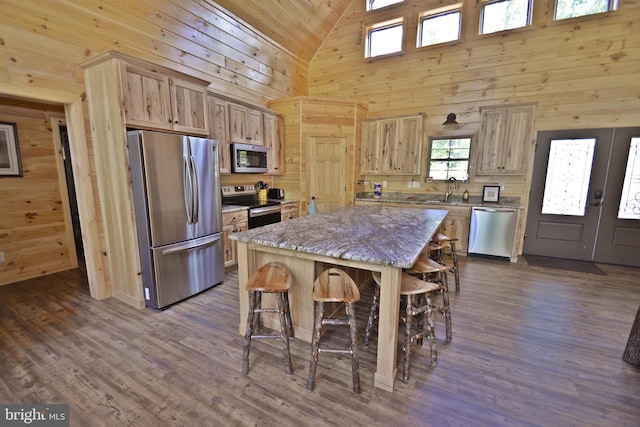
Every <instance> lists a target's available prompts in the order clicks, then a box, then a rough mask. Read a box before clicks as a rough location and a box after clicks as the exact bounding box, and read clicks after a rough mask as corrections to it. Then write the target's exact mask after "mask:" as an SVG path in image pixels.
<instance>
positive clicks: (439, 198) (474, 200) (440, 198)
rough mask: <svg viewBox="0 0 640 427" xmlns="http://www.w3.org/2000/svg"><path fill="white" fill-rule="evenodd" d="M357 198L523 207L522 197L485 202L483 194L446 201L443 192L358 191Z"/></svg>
mask: <svg viewBox="0 0 640 427" xmlns="http://www.w3.org/2000/svg"><path fill="white" fill-rule="evenodd" d="M355 200H356V201H358V200H360V201H366V202H387V203H407V204H410V205H421V206H422V205H424V207H425V208H428V207H429V206H433V207H435V206H438V209H440V208H441V207H443V206H444V207H446V206H469V207H474V206H485V207H494V208H513V209H523V206H522V204H521V201H520V197H500V199H499V201H498V203H483V202H482V196H470V197H469V201H468V202H465V201H463V200H462V195H460V194H454V195H451V196H450V197H449V200H448V201H447V202H445V201H444V195H442V194H425V193H416V194H412V193H384V192H383V193H382V196H381V197H379V198H375V197H373V192H370V191H367V192H360V193H356V197H355Z"/></svg>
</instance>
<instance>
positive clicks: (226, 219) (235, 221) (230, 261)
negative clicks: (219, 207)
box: [222, 209, 249, 269]
mask: <svg viewBox="0 0 640 427" xmlns="http://www.w3.org/2000/svg"><path fill="white" fill-rule="evenodd" d="M248 229H249V216H248V211H247V210H246V209H242V210H237V211H233V212H226V213H223V214H222V238H223V240H224V267H225V269H228V268H232V267H235V266H236V265H237V264H238V256H237V249H236V248H237V243H236V241H235V240H231V239H230V238H229V236H231V234H232V233H237V232H240V231H246V230H248Z"/></svg>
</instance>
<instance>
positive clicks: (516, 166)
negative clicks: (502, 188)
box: [502, 105, 534, 175]
mask: <svg viewBox="0 0 640 427" xmlns="http://www.w3.org/2000/svg"><path fill="white" fill-rule="evenodd" d="M533 114H534V107H533V106H532V105H529V106H523V107H511V108H509V116H508V120H507V130H506V132H505V139H504V143H505V145H504V146H503V155H502V173H503V174H511V175H524V173H525V172H526V168H527V158H528V157H529V149H530V148H531V144H532V143H533V141H532V139H531V132H532V129H533ZM507 145H508V146H507Z"/></svg>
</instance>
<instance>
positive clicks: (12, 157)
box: [0, 122, 22, 177]
mask: <svg viewBox="0 0 640 427" xmlns="http://www.w3.org/2000/svg"><path fill="white" fill-rule="evenodd" d="M3 176H22V165H21V164H20V149H19V148H18V127H17V126H16V124H15V123H8V122H0V177H3Z"/></svg>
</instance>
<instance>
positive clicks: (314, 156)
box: [309, 136, 347, 212]
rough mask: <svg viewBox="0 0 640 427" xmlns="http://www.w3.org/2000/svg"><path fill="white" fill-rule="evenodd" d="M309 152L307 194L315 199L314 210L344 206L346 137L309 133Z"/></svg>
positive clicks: (345, 194)
mask: <svg viewBox="0 0 640 427" xmlns="http://www.w3.org/2000/svg"><path fill="white" fill-rule="evenodd" d="M309 155H310V159H309V165H310V167H309V172H310V177H309V184H310V189H309V190H310V192H309V194H310V195H311V196H313V197H315V199H316V210H317V211H318V212H325V211H328V210H332V209H337V208H339V207H343V206H346V199H347V183H346V179H345V176H346V170H347V138H346V137H344V136H311V137H310V138H309Z"/></svg>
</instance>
